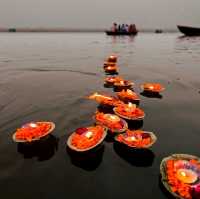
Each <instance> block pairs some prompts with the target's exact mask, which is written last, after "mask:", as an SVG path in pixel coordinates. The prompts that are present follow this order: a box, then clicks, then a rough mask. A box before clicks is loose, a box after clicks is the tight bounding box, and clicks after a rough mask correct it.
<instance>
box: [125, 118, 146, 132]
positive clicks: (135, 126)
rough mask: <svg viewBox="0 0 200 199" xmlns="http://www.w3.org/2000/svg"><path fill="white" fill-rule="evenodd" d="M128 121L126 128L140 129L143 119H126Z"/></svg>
mask: <svg viewBox="0 0 200 199" xmlns="http://www.w3.org/2000/svg"><path fill="white" fill-rule="evenodd" d="M126 121H127V123H128V128H129V129H130V130H137V129H142V127H143V124H144V121H143V120H126Z"/></svg>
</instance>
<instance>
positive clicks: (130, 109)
mask: <svg viewBox="0 0 200 199" xmlns="http://www.w3.org/2000/svg"><path fill="white" fill-rule="evenodd" d="M113 111H114V112H115V114H116V115H118V116H120V117H122V118H124V119H128V120H142V119H143V118H144V117H145V113H144V111H143V110H141V109H140V108H137V107H136V105H135V104H132V103H131V102H129V103H128V104H120V105H119V106H117V107H115V108H114V109H113Z"/></svg>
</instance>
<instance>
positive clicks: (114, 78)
mask: <svg viewBox="0 0 200 199" xmlns="http://www.w3.org/2000/svg"><path fill="white" fill-rule="evenodd" d="M121 80H123V79H122V78H121V77H119V76H111V77H107V78H105V84H107V85H111V86H113V85H114V83H116V82H119V81H121Z"/></svg>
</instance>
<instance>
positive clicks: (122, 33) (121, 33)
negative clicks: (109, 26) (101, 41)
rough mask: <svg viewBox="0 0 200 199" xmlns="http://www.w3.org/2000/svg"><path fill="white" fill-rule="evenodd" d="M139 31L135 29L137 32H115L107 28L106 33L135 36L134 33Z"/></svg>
mask: <svg viewBox="0 0 200 199" xmlns="http://www.w3.org/2000/svg"><path fill="white" fill-rule="evenodd" d="M137 33H138V31H135V32H113V31H110V30H107V31H106V34H107V35H109V36H110V35H111V36H120V35H122V36H126V35H127V36H134V35H136V34H137Z"/></svg>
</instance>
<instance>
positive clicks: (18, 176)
mask: <svg viewBox="0 0 200 199" xmlns="http://www.w3.org/2000/svg"><path fill="white" fill-rule="evenodd" d="M0 44H1V45H0V190H1V193H0V194H1V198H21V199H23V198H24V199H32V198H33V199H35V198H43V199H46V198H48V199H50V198H52V199H54V198H59V199H62V198H74V199H77V198H99V199H100V198H101V199H102V198H116V199H117V198H120V199H121V198H137V199H140V198H141V199H146V198H159V199H165V198H169V196H168V195H167V194H166V192H165V191H164V189H163V188H162V186H161V185H160V183H159V165H160V161H161V160H162V158H164V157H165V156H168V155H170V154H172V153H189V154H193V155H197V156H200V122H199V118H200V79H199V77H200V38H198V37H194V38H187V37H180V35H179V34H160V35H157V34H139V35H138V36H136V37H135V38H132V37H131V38H130V37H116V38H113V37H106V36H105V35H104V34H93V33H92V34H81V33H79V34H50V33H49V34H46V33H44V34H31V33H30V34H22V33H21V34H1V35H0ZM113 52H114V53H116V54H118V55H119V65H120V75H121V76H123V77H124V78H126V79H129V80H132V81H134V82H135V83H136V87H135V90H136V92H138V93H140V92H141V91H140V89H139V85H140V83H142V82H145V81H156V82H160V83H162V84H163V85H165V87H166V91H165V92H164V93H163V94H162V97H161V98H148V97H146V96H143V95H141V99H142V101H141V103H140V105H141V108H143V109H144V110H145V113H146V118H145V119H144V122H143V124H141V126H142V125H143V129H144V130H148V131H153V132H155V134H156V135H157V137H158V141H157V143H156V144H155V145H154V146H153V147H152V148H151V150H148V151H145V152H140V153H135V152H134V153H130V152H128V151H126V150H125V149H123V148H120V147H119V146H118V145H116V144H113V142H112V141H110V140H107V141H105V142H104V145H103V146H102V147H101V148H99V149H98V150H97V151H95V152H93V153H90V154H86V155H85V156H78V155H77V154H73V153H71V152H70V151H67V150H66V140H67V137H68V136H69V135H70V133H71V132H72V131H73V130H75V129H76V128H78V127H81V126H87V125H91V124H93V120H92V116H93V114H94V112H95V111H96V107H97V104H96V103H95V102H92V101H88V100H86V99H84V96H86V95H88V94H90V93H91V92H93V91H106V92H110V93H112V92H113V91H112V89H108V88H104V87H103V78H104V77H105V76H104V73H103V70H102V64H103V61H104V58H105V57H106V56H107V55H109V54H110V53H113ZM37 120H49V121H53V122H55V123H56V129H55V131H54V132H53V134H52V135H51V136H50V137H47V138H46V139H44V140H42V141H41V142H40V143H37V144H36V145H30V146H24V145H18V144H16V143H14V142H13V141H12V133H13V132H14V131H15V129H16V128H18V127H19V126H21V125H22V124H24V123H26V122H30V121H37Z"/></svg>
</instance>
